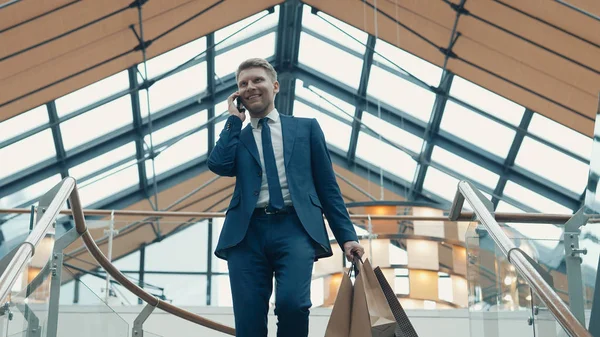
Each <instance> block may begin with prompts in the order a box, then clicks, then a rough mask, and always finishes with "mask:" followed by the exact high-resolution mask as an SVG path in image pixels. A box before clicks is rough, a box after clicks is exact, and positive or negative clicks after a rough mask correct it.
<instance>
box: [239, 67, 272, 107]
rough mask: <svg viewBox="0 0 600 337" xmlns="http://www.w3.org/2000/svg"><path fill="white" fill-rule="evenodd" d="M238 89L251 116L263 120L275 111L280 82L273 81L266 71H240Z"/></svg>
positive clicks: (257, 69)
mask: <svg viewBox="0 0 600 337" xmlns="http://www.w3.org/2000/svg"><path fill="white" fill-rule="evenodd" d="M238 89H239V93H240V96H241V98H242V103H243V104H244V106H245V107H246V109H248V112H249V113H250V116H252V117H255V118H262V117H265V116H266V115H268V114H269V112H271V111H272V110H273V109H275V94H277V93H278V92H279V82H277V81H273V80H272V79H271V78H270V77H269V75H268V73H267V71H266V69H264V68H261V67H253V68H248V69H244V70H242V71H240V73H239V75H238Z"/></svg>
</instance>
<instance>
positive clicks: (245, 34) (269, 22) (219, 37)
mask: <svg viewBox="0 0 600 337" xmlns="http://www.w3.org/2000/svg"><path fill="white" fill-rule="evenodd" d="M267 13H268V12H267V11H262V12H260V13H257V14H254V15H252V16H250V17H248V18H246V19H243V20H240V21H238V22H235V23H233V24H231V25H229V26H227V27H225V28H221V29H219V30H217V31H216V32H215V43H220V44H219V45H218V46H217V48H216V50H221V49H223V48H226V47H228V46H231V45H232V44H235V43H236V42H239V41H241V40H243V39H246V38H249V37H252V36H254V35H256V34H257V33H260V32H263V31H266V30H268V29H270V28H273V27H275V26H277V23H278V22H279V6H275V12H274V13H272V14H268V15H267V16H265V14H267ZM263 16H265V17H264V18H262V19H260V20H258V21H256V22H255V23H253V24H251V23H252V22H253V21H255V20H257V19H259V18H261V17H263ZM247 25H250V26H248V27H246V26H247ZM244 27H246V28H244ZM239 30H241V31H239ZM237 31H239V32H237ZM236 32H237V33H236ZM232 34H234V35H232ZM230 35H232V36H231V37H230V38H229V39H227V41H224V42H221V41H223V40H224V39H225V38H227V37H228V36H230Z"/></svg>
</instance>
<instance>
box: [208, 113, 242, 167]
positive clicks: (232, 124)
mask: <svg viewBox="0 0 600 337" xmlns="http://www.w3.org/2000/svg"><path fill="white" fill-rule="evenodd" d="M241 131H242V120H241V119H240V118H239V117H237V116H233V115H231V116H229V118H227V120H226V121H225V127H224V128H223V131H221V134H220V135H219V140H218V141H217V144H216V145H215V147H214V148H213V150H212V152H211V153H210V156H209V157H208V168H209V169H210V170H211V171H212V172H214V173H216V174H218V175H220V176H227V177H233V176H235V154H236V150H237V146H238V144H239V142H240V132H241Z"/></svg>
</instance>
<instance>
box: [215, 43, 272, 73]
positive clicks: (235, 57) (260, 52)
mask: <svg viewBox="0 0 600 337" xmlns="http://www.w3.org/2000/svg"><path fill="white" fill-rule="evenodd" d="M275 41H276V34H275V33H274V32H273V33H269V34H267V35H265V36H263V37H260V38H258V39H255V40H252V41H251V42H248V43H246V44H244V45H241V46H239V47H237V48H235V49H232V50H229V51H227V52H226V53H223V54H220V55H217V56H216V57H215V73H216V75H217V78H222V77H225V76H227V75H229V74H232V73H235V71H236V69H237V67H238V66H239V65H240V63H242V62H244V61H245V60H247V59H249V58H254V57H258V58H263V59H267V58H269V57H271V56H273V54H275Z"/></svg>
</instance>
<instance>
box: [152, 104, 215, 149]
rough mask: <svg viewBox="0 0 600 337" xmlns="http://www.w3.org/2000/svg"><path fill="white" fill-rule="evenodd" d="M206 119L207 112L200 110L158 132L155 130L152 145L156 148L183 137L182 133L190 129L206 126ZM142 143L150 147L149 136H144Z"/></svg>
mask: <svg viewBox="0 0 600 337" xmlns="http://www.w3.org/2000/svg"><path fill="white" fill-rule="evenodd" d="M206 117H207V111H206V110H202V111H199V112H196V113H194V114H192V115H191V116H189V117H186V118H184V119H182V120H179V121H177V122H175V123H172V124H171V125H169V126H166V127H164V128H162V129H160V130H156V131H154V132H152V143H153V145H154V146H157V145H159V144H161V143H164V142H166V141H167V140H169V139H172V138H175V137H179V136H180V135H183V134H184V133H186V132H188V131H190V130H192V129H195V128H198V127H200V126H202V125H204V124H206V121H207V118H206ZM144 142H145V143H146V146H150V136H149V135H146V136H145V137H144Z"/></svg>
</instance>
